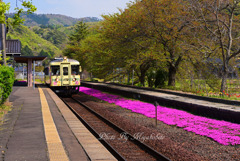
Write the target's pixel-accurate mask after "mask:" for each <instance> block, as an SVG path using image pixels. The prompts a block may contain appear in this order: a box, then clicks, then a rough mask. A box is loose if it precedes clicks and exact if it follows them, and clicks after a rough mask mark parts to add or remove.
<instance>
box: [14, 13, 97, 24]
mask: <svg viewBox="0 0 240 161" xmlns="http://www.w3.org/2000/svg"><path fill="white" fill-rule="evenodd" d="M12 15H13V14H9V17H12ZM22 17H23V18H24V19H25V22H24V25H25V26H41V25H42V26H58V25H60V26H73V25H74V24H76V23H77V22H78V21H83V22H97V21H100V20H99V19H98V18H97V17H84V18H72V17H69V16H65V15H60V14H29V15H27V14H23V15H22Z"/></svg>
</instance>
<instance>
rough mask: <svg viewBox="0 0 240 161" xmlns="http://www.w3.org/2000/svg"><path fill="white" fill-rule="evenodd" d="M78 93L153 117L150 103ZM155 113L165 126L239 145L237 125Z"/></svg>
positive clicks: (161, 111)
mask: <svg viewBox="0 0 240 161" xmlns="http://www.w3.org/2000/svg"><path fill="white" fill-rule="evenodd" d="M80 91H81V92H83V93H85V94H87V95H91V96H94V97H96V98H98V99H101V100H103V101H106V102H109V103H113V104H116V105H118V106H120V107H123V108H126V109H129V110H131V111H132V112H135V113H140V114H143V115H145V116H147V117H150V118H154V117H155V106H154V105H152V104H150V103H145V102H141V101H137V100H129V99H125V98H122V97H120V96H117V95H112V94H107V93H103V92H101V91H99V90H95V89H91V88H86V87H81V88H80ZM157 111H158V114H157V115H158V117H157V119H158V120H160V121H162V122H164V123H165V124H168V125H176V126H177V127H180V128H183V129H184V130H186V131H190V132H194V133H195V134H198V135H202V136H206V137H209V138H212V139H213V140H215V141H217V142H218V143H220V144H223V145H238V144H240V125H239V124H234V123H230V122H227V121H219V120H214V119H210V118H206V117H201V116H196V115H193V114H190V113H188V112H185V111H181V110H177V109H172V108H167V107H161V106H158V107H157Z"/></svg>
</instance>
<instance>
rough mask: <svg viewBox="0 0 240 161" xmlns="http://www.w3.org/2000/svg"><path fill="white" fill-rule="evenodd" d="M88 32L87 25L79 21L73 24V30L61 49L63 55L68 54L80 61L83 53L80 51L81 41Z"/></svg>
mask: <svg viewBox="0 0 240 161" xmlns="http://www.w3.org/2000/svg"><path fill="white" fill-rule="evenodd" d="M88 33H89V32H88V26H87V25H86V24H85V23H83V22H81V21H79V22H78V23H77V24H76V25H75V26H74V32H73V33H72V34H71V35H70V36H69V42H68V44H67V45H66V47H65V49H64V50H63V53H64V55H66V56H68V57H69V58H74V59H78V60H79V61H80V62H81V63H82V62H83V57H84V55H83V54H84V53H82V52H81V41H83V40H84V39H85V38H86V36H87V35H88ZM83 67H84V66H83Z"/></svg>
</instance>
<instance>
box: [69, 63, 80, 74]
mask: <svg viewBox="0 0 240 161" xmlns="http://www.w3.org/2000/svg"><path fill="white" fill-rule="evenodd" d="M71 68H72V75H78V74H79V65H72V66H71Z"/></svg>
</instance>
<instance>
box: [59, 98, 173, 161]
mask: <svg viewBox="0 0 240 161" xmlns="http://www.w3.org/2000/svg"><path fill="white" fill-rule="evenodd" d="M61 99H62V100H63V101H64V102H65V104H66V105H67V106H68V107H69V108H70V109H71V110H72V111H73V112H74V114H75V115H76V116H77V117H78V118H79V119H80V120H81V122H82V123H83V124H85V126H86V127H87V128H88V129H89V130H90V131H91V132H92V133H93V135H95V137H96V138H98V139H99V140H100V141H101V142H102V144H103V145H104V146H105V147H106V148H107V149H108V150H109V151H110V152H111V153H112V154H113V155H114V156H115V157H116V158H117V159H118V160H162V161H168V160H169V159H168V158H166V157H165V156H163V155H162V154H160V153H158V152H157V151H155V150H154V149H152V148H151V147H149V146H147V145H146V144H144V143H143V142H141V141H139V140H137V139H136V138H134V137H133V136H131V135H130V134H129V133H127V132H126V131H124V130H123V129H121V128H119V127H118V126H116V125H115V124H114V123H112V122H111V121H109V120H107V119H105V118H104V117H103V116H101V115H100V114H98V113H97V112H95V111H94V110H92V109H91V107H88V106H86V105H84V104H83V103H82V102H80V101H79V100H78V98H77V95H76V96H74V97H72V98H61Z"/></svg>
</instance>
